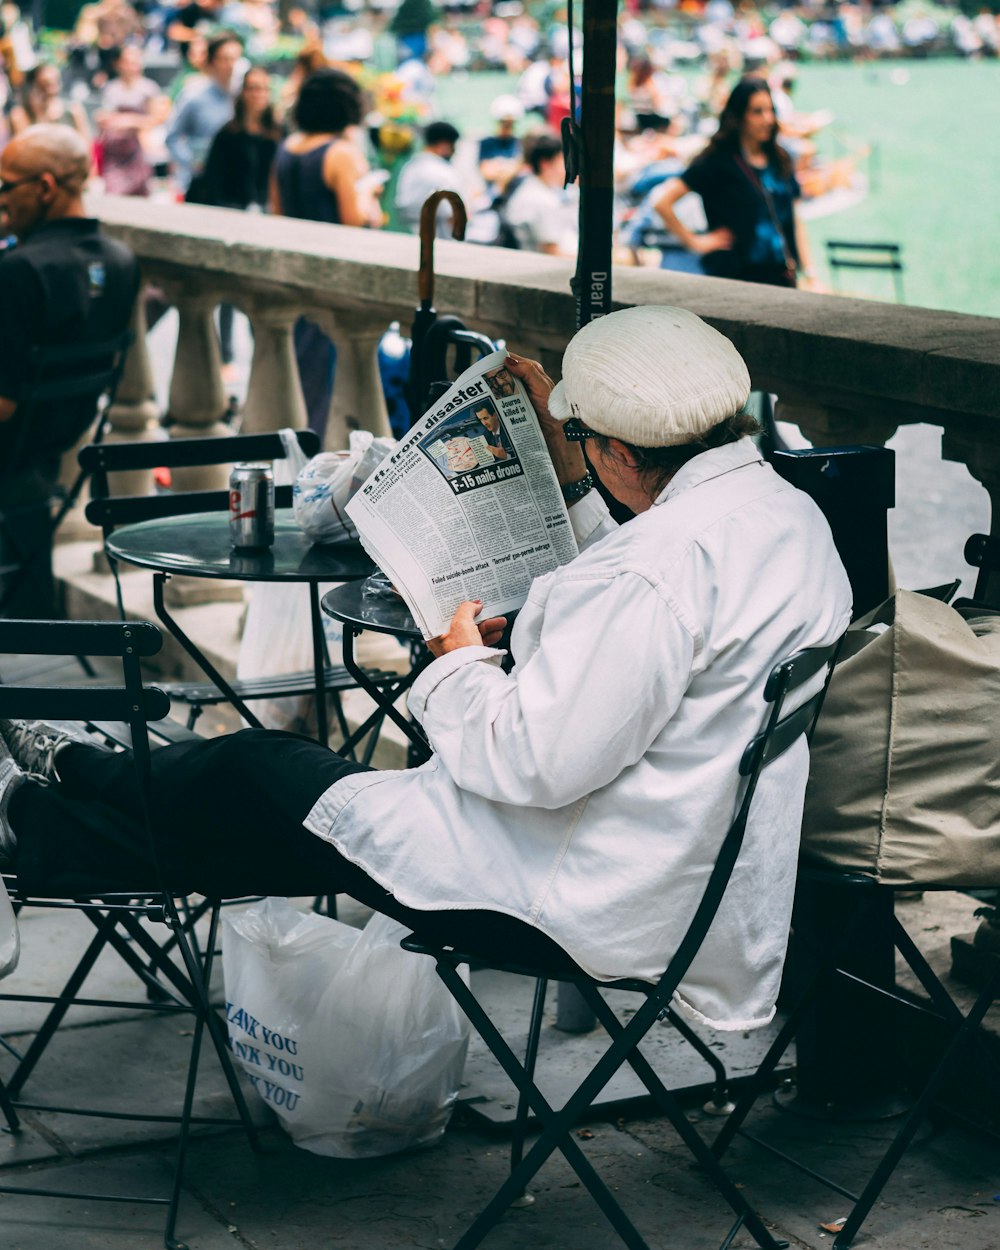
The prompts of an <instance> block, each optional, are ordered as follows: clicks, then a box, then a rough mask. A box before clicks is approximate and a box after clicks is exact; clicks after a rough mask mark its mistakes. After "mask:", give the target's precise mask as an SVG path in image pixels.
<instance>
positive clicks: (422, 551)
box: [347, 351, 577, 638]
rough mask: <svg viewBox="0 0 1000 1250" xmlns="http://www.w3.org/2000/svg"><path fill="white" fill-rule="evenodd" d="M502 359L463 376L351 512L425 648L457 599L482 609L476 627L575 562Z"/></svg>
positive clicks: (526, 407) (520, 395)
mask: <svg viewBox="0 0 1000 1250" xmlns="http://www.w3.org/2000/svg"><path fill="white" fill-rule="evenodd" d="M506 359H507V357H506V353H505V352H502V351H501V352H494V353H493V354H492V355H490V356H486V357H485V358H484V359H482V360H480V361H479V362H478V363H477V364H475V365H473V366H472V367H471V368H470V369H466V371H465V372H464V373H463V374H462V376H461V377H460V378H459V379H458V381H457V382H456V383H455V384H454V386H452V388H451V389H450V390H449V391H448V392H447V393H446V394H444V395H442V397H441V398H440V399H439V400H438V401H437V403H436V404H435V405H434V407H433V408H431V409H430V411H429V412H427V413H426V414H425V415H424V417H423V419H422V420H421V421H419V422H418V423H417V424H416V425H415V426H414V427H413V429H412V430H410V432H409V433H408V434H407V435H406V437H405V438H404V439H403V440H402V441H401V442H400V444H399V446H398V447H397V448H396V449H395V451H393V452H392V453H391V454H390V455H388V456H387V457H386V458H385V459H384V460H383V461H382V463H381V464H380V465H379V466H378V467H377V468H376V469H375V471H374V472H373V473H372V474H371V476H370V477H369V478H368V480H367V481H366V482H365V484H364V486H362V487H361V489H360V490H359V491H358V492H357V494H356V495H355V496H354V498H353V499H352V500H351V502H350V503H349V504H348V506H347V511H348V513H349V515H350V517H351V520H352V521H353V522H354V524H355V525H356V526H357V527H358V533H359V534H360V536H361V541H362V543H363V544H364V546H365V549H366V550H367V552H368V554H369V555H370V556H371V557H372V559H373V560H374V561H375V563H376V564H377V565H378V566H379V568H381V569H382V570H383V572H384V573H385V574H386V575H387V576H388V578H389V580H390V581H391V582H392V584H393V586H395V587H396V589H397V590H398V591H399V593H400V594H401V595H402V596H403V598H404V599H405V600H406V604H407V606H408V607H409V609H410V611H411V612H412V613H413V617H414V620H415V621H416V622H417V624H418V625H419V627H420V629H421V631H422V632H423V635H424V637H425V638H434V637H436V636H437V635H438V634H441V633H444V631H445V630H446V629H447V628H448V625H449V623H450V621H451V618H452V615H453V614H454V611H455V608H456V607H458V605H459V604H460V603H461V602H462V601H463V600H465V599H481V600H482V601H483V611H482V612H481V613H480V619H481V620H485V619H486V618H487V617H490V616H500V615H503V614H504V613H505V612H513V611H516V610H517V609H518V608H520V607H521V605H522V604H523V603H524V601H525V599H526V598H527V594H528V587H529V586H530V585H531V582H532V580H533V579H534V578H535V577H537V576H538V575H539V574H540V573H547V572H549V571H550V570H551V569H554V568H556V567H557V566H558V565H560V564H565V563H566V562H567V561H569V560H572V559H573V557H574V556H575V555H576V554H577V545H576V540H575V539H574V537H573V530H572V527H571V526H570V523H569V516H568V515H567V512H566V505H565V504H564V503H563V499H562V492H561V491H560V489H559V483H558V481H557V480H556V475H555V471H554V470H553V468H552V462H551V460H550V459H549V455H548V452H547V451H546V448H545V440H544V438H543V436H542V431H541V428H540V427H539V424H538V417H537V416H536V415H535V410H534V409H533V408H532V406H531V404H530V402H529V400H528V396H527V394H526V393H525V390H524V387H523V386H522V385H521V383H520V381H519V380H518V379H517V378H516V377H515V376H514V375H513V374H512V373H511V372H510V370H509V369H507V368H506V367H505V361H506Z"/></svg>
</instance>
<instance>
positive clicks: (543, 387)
mask: <svg viewBox="0 0 1000 1250" xmlns="http://www.w3.org/2000/svg"><path fill="white" fill-rule="evenodd" d="M508 361H509V365H510V368H511V370H512V372H514V373H516V374H517V376H518V377H519V378H520V379H521V380H522V382H523V383H524V384H525V386H526V388H527V390H528V392H529V394H530V396H531V398H532V400H533V402H534V404H535V406H536V408H537V410H538V412H539V417H540V419H541V422H542V425H543V431H544V435H545V440H546V445H547V446H548V448H549V452H550V455H551V457H552V460H553V464H554V467H555V469H556V472H557V476H558V478H559V480H560V482H561V483H562V485H563V491H564V494H565V497H566V499H567V501H568V503H569V505H570V506H569V518H570V522H571V524H572V526H573V530H574V532H575V534H576V537H577V541H578V543H579V545H580V548H581V550H580V553H579V555H578V556H576V557H575V558H574V559H573V560H571V561H570V562H569V563H568V564H565V565H563V566H562V567H560V568H558V569H556V570H555V571H553V572H551V573H547V574H545V575H544V576H541V577H538V578H536V579H535V581H534V583H533V584H532V586H531V588H530V591H529V594H528V598H527V602H526V603H525V605H524V607H523V608H522V609H521V611H520V613H519V615H518V617H517V621H516V622H515V624H514V627H513V631H512V634H511V641H510V650H511V653H512V655H513V657H514V660H515V663H514V667H513V669H512V670H511V671H510V672H506V671H505V670H504V668H503V667H502V666H501V663H500V661H501V659H502V658H503V654H504V653H503V652H502V651H500V650H498V649H497V647H496V645H495V644H496V643H497V641H498V640H499V636H500V627H501V625H502V621H499V620H492V621H486V622H482V623H477V620H476V616H477V611H478V607H477V605H476V604H474V603H464V604H462V605H461V606H460V607H459V609H458V610H457V612H456V613H455V617H454V620H453V621H452V623H451V626H450V628H449V630H448V632H447V633H446V634H444V635H443V636H442V637H440V638H437V639H433V640H431V642H430V643H429V646H430V649H431V651H432V652H433V653H434V655H435V657H436V658H435V659H434V660H433V662H432V663H431V664H430V665H428V666H427V667H426V668H425V669H424V670H423V672H422V673H421V675H420V676H419V677H418V678H417V681H416V682H415V684H414V685H413V687H412V689H411V692H410V698H409V708H410V711H411V713H412V714H413V715H414V716H415V717H416V718H417V719H418V720H419V721H421V723H422V724H423V726H424V728H425V730H426V732H427V734H428V737H429V739H430V742H431V744H432V746H433V748H434V751H435V755H434V757H433V758H432V759H431V760H430V761H429V762H428V763H426V764H424V765H422V766H421V767H419V768H415V769H409V770H406V771H401V772H378V771H371V770H364V769H363V768H362V766H360V765H356V764H352V763H350V762H348V761H346V760H342V759H341V758H340V757H339V756H338V755H336V753H335V752H331V751H328V750H326V749H325V748H324V747H322V746H319V745H318V744H317V743H315V742H309V741H306V740H305V739H302V738H297V737H294V736H293V735H290V734H284V733H279V732H273V731H267V730H245V731H243V732H242V733H239V734H235V735H231V736H229V737H227V738H217V739H214V740H211V741H202V742H195V743H193V744H189V743H184V744H180V745H179V746H170V747H165V748H163V749H161V750H159V751H156V752H154V753H153V771H154V781H153V785H154V813H155V814H154V817H153V819H154V825H155V826H156V827H155V832H156V834H157V836H158V838H159V839H162V841H161V855H163V856H169V858H168V862H169V864H170V866H171V870H172V874H173V875H175V876H180V877H183V878H184V879H185V883H187V882H188V881H190V882H191V883H192V884H194V885H195V887H196V888H198V889H199V890H202V891H204V892H207V893H214V892H215V891H216V890H221V891H222V892H223V893H238V892H243V891H244V890H246V891H249V892H264V893H279V894H282V893H289V892H290V893H292V894H296V893H304V892H309V893H314V892H317V891H325V890H330V889H335V890H338V891H340V890H343V891H346V892H348V893H351V894H353V895H354V896H355V897H356V898H358V899H360V900H361V901H363V902H366V903H368V904H369V905H370V906H372V907H375V908H377V909H378V910H381V911H385V912H387V913H388V914H390V915H393V916H395V917H396V918H397V919H400V920H401V921H402V922H403V923H405V924H409V925H414V926H416V927H417V928H419V929H420V930H421V931H422V932H423V933H425V934H430V935H435V936H439V937H440V940H444V941H449V942H456V943H461V944H463V946H464V948H466V949H468V947H469V946H471V947H472V949H477V950H480V951H482V952H485V953H488V954H490V955H491V956H493V957H506V958H508V959H509V960H510V961H511V962H514V963H516V962H518V959H519V958H529V957H531V958H539V957H544V958H547V959H552V960H554V961H556V962H558V963H559V964H560V965H561V966H565V961H566V959H567V957H569V958H570V959H572V960H574V961H576V962H577V963H578V964H579V965H581V966H582V967H583V968H585V969H586V970H587V971H588V972H591V973H592V974H594V975H595V976H597V977H599V978H604V979H611V978H615V977H622V976H634V977H643V978H647V979H654V978H656V977H658V976H659V975H660V973H661V972H662V970H663V968H664V967H665V966H666V964H667V961H668V959H669V958H670V956H671V954H672V953H673V951H674V949H675V947H676V945H677V942H678V940H679V938H680V936H681V935H682V934H683V933H684V931H685V929H686V927H687V925H688V923H689V921H690V918H691V914H692V910H693V908H694V907H695V906H696V904H697V901H698V899H699V898H700V896H701V893H702V891H703V890H704V887H705V883H706V881H707V878H708V875H709V873H710V871H711V867H712V864H713V862H714V859H715V856H716V854H717V852H718V849H719V845H720V843H721V840H722V837H723V835H724V833H725V830H726V828H727V826H728V825H729V823H730V821H731V819H732V816H733V813H734V810H735V805H736V800H737V792H738V774H737V765H738V762H739V759H740V755H741V753H742V751H743V748H744V747H745V745H746V743H747V742H748V741H749V739H750V738H751V737H752V736H753V735H754V734H755V733H757V732H758V730H759V729H760V727H761V723H762V718H763V714H764V703H763V690H764V683H765V680H766V678H767V675H768V673H769V672H770V670H771V668H772V666H773V665H774V664H775V663H777V662H778V661H780V660H782V659H784V658H785V657H787V655H789V654H790V653H792V652H794V651H797V650H798V649H799V648H801V647H807V646H813V645H818V644H822V643H829V642H833V641H834V640H835V639H836V638H837V637H838V636H839V635H840V633H841V632H842V631H843V629H844V627H845V626H846V624H847V621H848V617H849V614H850V605H851V594H850V588H849V586H848V583H847V578H846V576H845V574H844V571H843V568H842V566H841V564H840V561H839V559H838V557H837V554H836V551H835V550H834V546H833V541H832V539H831V536H830V531H829V529H828V527H827V525H826V522H825V520H824V519H823V517H822V515H821V514H820V512H819V510H818V509H817V508H816V506H815V504H814V503H813V502H812V500H811V499H809V498H808V497H807V496H806V495H804V494H801V493H800V492H798V491H796V490H794V489H793V488H792V487H790V486H789V485H788V484H787V483H785V482H784V481H782V479H781V478H779V477H778V475H777V474H776V473H775V472H774V471H773V470H772V469H771V468H770V466H768V465H766V464H765V463H764V462H763V461H762V460H761V458H760V455H759V453H758V451H757V448H756V447H755V446H754V443H753V440H752V439H751V438H750V437H748V433H749V431H750V430H752V429H753V423H752V421H751V420H750V419H748V418H747V417H746V416H744V415H743V414H742V408H743V404H744V403H745V401H746V398H747V395H748V393H749V390H750V378H749V375H748V373H747V368H746V365H745V364H744V362H743V360H742V359H741V358H740V355H739V353H738V352H737V351H736V349H735V348H734V347H733V345H732V344H731V343H730V342H729V341H728V340H727V339H725V338H723V337H722V335H721V334H718V333H717V332H716V331H715V330H713V329H711V328H710V327H709V326H707V325H706V324H705V323H704V322H702V321H700V320H699V319H698V318H697V317H695V316H693V315H692V314H691V313H689V312H685V311H683V310H682V309H677V308H632V309H627V310H624V311H621V312H615V313H611V314H610V315H609V316H607V317H604V318H602V319H601V320H598V321H595V322H592V323H591V324H590V325H588V326H586V327H585V328H584V329H583V330H581V331H580V332H579V333H578V334H577V335H576V336H575V337H574V338H573V340H572V342H571V343H570V344H569V347H568V348H567V351H566V355H565V359H564V367H563V380H562V382H560V383H559V385H558V386H556V387H553V385H552V382H551V380H550V379H549V378H547V377H546V375H545V373H544V372H543V370H542V368H541V366H540V365H538V364H536V363H534V362H532V361H527V360H522V359H519V358H517V357H510V356H508ZM564 419H565V424H564ZM570 421H572V423H573V424H572V425H569V422H570ZM567 435H572V436H573V441H569V439H568V438H567ZM584 445H585V446H586V447H587V449H588V454H589V456H590V463H591V465H592V468H593V471H594V472H596V473H597V475H598V476H599V477H600V478H601V479H602V480H603V482H604V484H605V485H606V486H607V487H608V489H609V490H610V491H611V492H612V494H613V495H615V496H616V497H617V498H618V499H620V500H621V501H622V502H624V503H626V504H628V505H629V506H630V507H631V508H632V509H633V510H634V511H635V512H636V514H637V515H636V516H635V518H634V519H633V520H630V521H628V522H627V523H626V524H624V525H622V526H617V525H615V523H614V522H613V521H612V520H611V518H610V516H609V514H608V510H607V508H606V507H605V505H604V503H603V501H602V500H601V498H600V496H599V495H598V493H597V492H596V491H594V490H592V489H590V480H589V477H588V474H587V466H586V462H585V460H584V456H583V452H582V451H581V447H582V446H584ZM0 731H2V732H3V735H4V737H5V738H6V740H7V742H8V744H9V746H10V748H11V751H12V752H13V754H12V755H9V756H8V758H7V760H6V761H3V760H0V791H2V790H4V780H3V778H4V773H3V771H2V770H3V769H4V767H6V773H7V782H6V790H5V791H4V793H2V794H0V829H3V830H5V831H6V836H7V849H8V853H10V854H11V855H12V857H13V858H14V860H15V864H16V867H17V871H18V875H19V876H20V875H21V874H22V872H24V873H25V874H26V876H27V877H28V880H27V881H25V882H23V884H24V885H25V887H26V888H28V887H31V888H33V886H34V882H33V875H34V870H35V869H36V866H38V865H45V864H48V865H50V866H58V865H59V864H60V856H66V857H69V858H70V859H74V858H75V859H76V861H77V862H79V861H80V857H81V855H82V854H83V853H84V852H85V851H90V852H91V853H94V852H95V848H94V844H93V841H92V838H93V834H92V833H91V832H90V831H89V830H88V829H87V828H86V827H83V828H81V824H82V823H83V822H82V817H83V815H85V814H86V810H87V805H86V802H85V800H84V798H83V795H85V794H87V793H89V794H91V795H92V796H93V797H94V798H98V797H103V799H104V801H105V803H106V804H113V803H122V802H123V800H121V799H120V798H119V796H120V795H122V794H124V793H126V788H125V787H124V786H121V785H119V784H116V783H117V782H119V781H120V777H119V776H118V774H120V773H122V772H123V771H124V770H125V769H126V768H127V767H129V766H130V765H129V761H128V757H127V756H122V755H121V754H111V753H106V754H102V752H101V751H99V750H97V749H95V748H94V747H91V746H84V745H82V744H78V743H72V742H69V741H68V740H67V739H66V738H62V740H61V742H56V744H55V746H54V747H51V748H50V747H47V746H45V745H44V743H45V742H46V741H48V742H50V743H51V742H53V741H54V739H53V738H52V735H51V734H50V735H49V736H48V739H46V735H45V732H44V730H39V729H38V728H37V727H36V728H34V729H32V728H31V727H24V726H18V725H9V724H8V725H4V724H2V723H0ZM60 748H61V749H60ZM15 757H16V759H15ZM53 757H54V758H55V769H56V770H57V771H58V777H59V780H60V782H61V784H60V785H57V786H49V787H48V788H46V787H44V786H41V785H39V784H38V783H37V782H33V781H31V780H28V779H26V778H24V776H23V775H22V776H21V777H18V776H16V774H15V773H14V772H13V769H15V768H22V769H31V770H33V771H36V772H37V771H48V773H49V775H50V776H51V775H52V772H53V771H54V770H53V767H52V759H53ZM123 761H124V762H123ZM807 770H808V751H807V748H806V745H805V742H804V741H801V740H800V741H799V742H798V743H796V744H795V745H794V746H792V747H791V748H789V750H788V751H786V752H785V754H784V755H782V756H781V757H780V758H779V759H777V760H775V761H774V762H773V763H772V764H771V765H770V766H769V767H768V769H767V770H766V771H765V772H764V774H763V776H762V778H761V781H760V784H759V788H758V791H757V797H756V799H755V802H754V805H753V808H752V810H751V814H750V819H749V823H748V827H747V832H746V838H745V842H744V845H743V849H742V851H741V853H740V857H739V860H738V861H737V864H736V868H735V871H734V874H733V877H732V880H731V882H730V886H729V889H728V891H727V893H726V895H725V898H724V899H723V902H722V905H721V908H720V910H719V913H718V917H717V920H716V922H715V924H714V925H713V928H712V931H711V933H710V934H709V937H708V939H707V941H706V942H705V944H704V946H703V947H702V949H701V952H700V953H699V955H698V957H697V959H696V960H695V961H694V963H693V964H692V967H691V970H690V973H689V975H688V976H687V977H686V979H685V981H684V982H683V983H682V985H681V987H680V990H679V1003H680V1005H682V1006H684V1007H685V1008H686V1009H687V1010H688V1011H689V1012H690V1013H693V1015H694V1016H695V1017H696V1018H699V1019H701V1020H704V1021H707V1022H708V1023H711V1024H715V1025H716V1026H719V1027H722V1028H729V1029H744V1028H749V1027H752V1026H754V1025H758V1024H762V1023H764V1022H765V1021H767V1020H768V1019H769V1018H770V1016H771V1015H772V1013H773V1009H774V1002H775V998H776V995H777V991H778V983H779V978H780V972H781V965H782V960H783V958H784V952H785V945H786V941H787V936H788V924H789V917H790V914H791V904H792V892H793V888H794V882H795V865H796V859H797V851H798V841H799V823H800V817H801V806H802V798H803V794H804V791H805V784H806V774H807ZM11 791H12V793H11ZM158 794H169V795H170V801H169V802H163V803H157V802H156V798H157V795H158ZM5 805H6V806H5ZM161 811H162V816H161V815H160V812H161ZM248 813H249V814H248ZM4 817H5V819H4ZM156 822H159V824H158V825H157V823H156ZM91 823H93V822H91ZM117 832H118V833H119V841H117V842H114V843H112V848H113V849H112V850H109V851H108V853H107V867H108V869H109V870H110V867H111V866H114V865H118V871H119V872H120V871H121V867H120V865H121V863H122V860H123V852H122V849H121V845H120V830H118V831H117ZM15 839H16V844H15ZM88 839H90V841H89V844H88ZM53 843H55V845H53ZM185 847H189V848H190V859H189V860H187V861H185V859H184V858H183V852H184V849H185ZM236 848H238V849H236ZM46 855H47V856H48V858H47V859H45V858H44V857H45V856H46ZM213 863H214V864H215V865H216V871H215V873H214V874H213V871H212V866H213ZM293 870H295V871H293ZM289 874H291V879H290V877H289ZM112 879H113V878H112ZM107 880H108V878H104V881H105V887H106V888H107Z"/></svg>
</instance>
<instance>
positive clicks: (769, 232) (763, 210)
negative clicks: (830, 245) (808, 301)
mask: <svg viewBox="0 0 1000 1250" xmlns="http://www.w3.org/2000/svg"><path fill="white" fill-rule="evenodd" d="M777 133H778V123H777V120H776V118H775V115H774V105H773V104H772V102H771V92H770V90H769V89H768V86H767V83H766V82H765V81H764V79H763V78H744V79H741V81H740V82H738V83H737V84H736V86H735V87H734V88H733V90H732V93H731V94H730V96H729V99H728V100H727V101H726V105H725V108H724V109H723V110H722V114H721V116H720V118H719V129H718V130H717V131H716V133H715V135H714V136H713V137H712V140H711V142H710V143H709V145H708V147H707V148H706V150H705V151H704V152H703V153H702V154H701V156H699V157H698V158H697V160H695V161H694V162H693V163H692V164H691V166H690V167H689V168H688V169H687V170H685V172H684V173H683V174H682V175H681V176H680V177H679V178H672V179H671V180H670V181H669V182H668V183H667V184H666V187H665V188H664V191H663V194H662V195H661V197H660V198H659V200H658V201H657V202H656V211H657V212H658V213H659V214H660V216H661V217H662V218H663V221H664V223H665V224H666V226H667V229H668V230H669V231H670V232H671V233H672V234H674V235H676V237H677V238H678V239H680V241H681V243H683V244H684V246H685V247H686V248H688V249H689V250H690V251H692V252H694V253H695V254H696V255H698V256H699V257H700V258H701V264H702V268H703V269H704V271H705V273H707V274H709V275H710V276H711V277H713V278H736V279H739V280H740V281H743V282H764V283H766V284H768V285H769V286H795V285H796V284H797V278H798V277H801V278H803V279H804V280H805V285H809V284H810V283H811V282H812V278H813V274H812V266H811V258H810V253H809V242H808V239H807V238H806V233H805V230H804V229H803V227H802V223H801V222H800V221H799V220H798V218H797V216H796V213H795V201H796V199H798V197H799V194H800V193H799V184H798V182H797V181H796V179H795V174H794V172H793V170H792V162H791V158H790V157H789V156H788V153H787V152H785V151H784V149H783V148H781V147H779V146H778V144H777V141H776V139H777ZM689 191H694V192H695V193H696V194H698V195H700V196H701V199H702V202H703V203H704V206H705V216H706V218H707V220H708V230H707V231H706V232H705V233H704V234H695V233H693V232H692V231H691V230H689V229H688V228H687V227H686V226H685V225H684V224H683V223H682V222H681V221H680V219H679V218H678V216H677V213H676V212H675V210H674V205H675V204H676V203H677V201H678V200H680V199H681V198H682V197H683V196H685V195H687V194H688V192H689Z"/></svg>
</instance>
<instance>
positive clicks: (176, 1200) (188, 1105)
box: [163, 1011, 204, 1250]
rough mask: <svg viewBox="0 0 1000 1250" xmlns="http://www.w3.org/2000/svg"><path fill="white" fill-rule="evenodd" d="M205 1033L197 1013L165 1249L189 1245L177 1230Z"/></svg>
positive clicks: (168, 1208)
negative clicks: (178, 1210) (178, 1237)
mask: <svg viewBox="0 0 1000 1250" xmlns="http://www.w3.org/2000/svg"><path fill="white" fill-rule="evenodd" d="M203 1036H204V1016H203V1015H202V1013H201V1012H200V1011H198V1012H197V1013H196V1015H195V1022H194V1037H193V1038H192V1040H191V1056H190V1058H189V1060H188V1072H187V1082H186V1084H185V1086H184V1104H183V1107H182V1109H181V1122H180V1126H179V1128H178V1132H177V1156H176V1159H175V1160H174V1181H173V1185H172V1186H171V1188H170V1203H169V1205H168V1207H167V1223H166V1227H165V1228H164V1230H163V1245H164V1247H165V1250H188V1247H187V1244H186V1243H185V1242H183V1241H178V1240H177V1238H176V1237H175V1236H174V1233H175V1231H176V1229H177V1209H178V1207H179V1206H180V1200H181V1188H182V1186H183V1184H184V1162H185V1160H186V1158H187V1146H188V1134H189V1133H190V1131H191V1109H192V1107H193V1106H194V1090H195V1085H196V1084H197V1082H198V1061H199V1059H200V1057H201V1041H202V1037H203Z"/></svg>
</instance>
